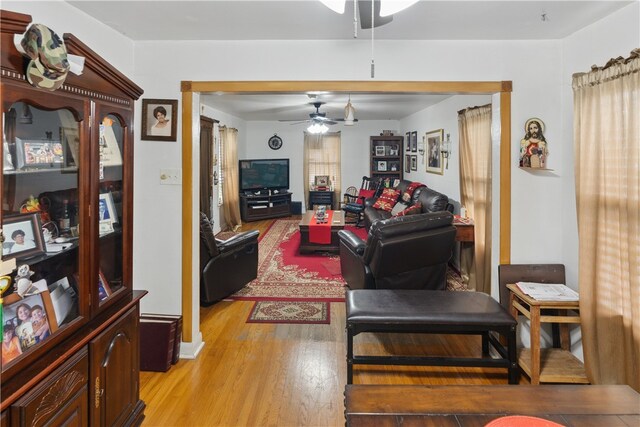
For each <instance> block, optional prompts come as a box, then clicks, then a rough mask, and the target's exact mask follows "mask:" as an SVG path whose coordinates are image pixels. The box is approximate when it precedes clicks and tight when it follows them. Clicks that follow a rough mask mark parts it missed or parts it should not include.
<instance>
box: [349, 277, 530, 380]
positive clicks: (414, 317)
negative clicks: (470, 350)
mask: <svg viewBox="0 0 640 427" xmlns="http://www.w3.org/2000/svg"><path fill="white" fill-rule="evenodd" d="M346 306H347V384H352V383H353V365H357V364H363V365H429V366H475V367H491V368H496V367H503V368H507V371H508V377H509V384H518V380H519V370H518V363H517V359H516V325H517V322H516V320H515V319H514V318H513V317H512V316H511V314H509V312H508V311H507V310H505V308H504V307H502V306H501V305H500V304H499V303H498V302H497V301H496V300H494V299H493V298H491V297H490V296H489V295H487V294H484V293H480V292H451V291H431V290H401V289H357V290H347V294H346ZM363 332H393V333H403V332H406V333H436V334H468V335H482V357H479V358H474V357H428V356H424V357H415V356H354V354H353V337H354V336H356V335H358V334H360V333H363ZM489 332H495V333H497V334H499V335H502V336H503V337H504V338H505V340H506V342H507V345H506V347H505V346H504V345H502V344H501V343H500V342H499V340H498V339H497V338H496V337H495V336H494V335H492V334H490V333H489ZM489 343H491V345H492V346H493V347H494V348H495V349H496V351H497V352H498V353H499V355H500V358H496V359H494V358H492V357H490V356H489Z"/></svg>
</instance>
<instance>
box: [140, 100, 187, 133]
mask: <svg viewBox="0 0 640 427" xmlns="http://www.w3.org/2000/svg"><path fill="white" fill-rule="evenodd" d="M177 118H178V100H177V99H143V100H142V132H141V135H140V139H142V140H145V141H176V136H177V133H178V120H177Z"/></svg>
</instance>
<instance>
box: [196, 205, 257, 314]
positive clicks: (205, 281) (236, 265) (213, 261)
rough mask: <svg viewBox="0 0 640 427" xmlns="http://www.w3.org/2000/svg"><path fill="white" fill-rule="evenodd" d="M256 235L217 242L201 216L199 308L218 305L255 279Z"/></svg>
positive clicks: (209, 223) (246, 233)
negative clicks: (216, 303) (218, 302)
mask: <svg viewBox="0 0 640 427" xmlns="http://www.w3.org/2000/svg"><path fill="white" fill-rule="evenodd" d="M259 234H260V232H259V231H258V230H252V231H246V232H243V233H239V234H237V235H235V236H233V237H230V238H229V239H227V240H218V239H216V238H215V237H214V235H213V230H212V228H211V222H210V221H209V218H207V216H206V215H205V214H204V213H202V212H200V305H202V306H209V305H211V304H213V303H215V302H217V301H220V300H221V299H223V298H226V297H228V296H229V295H231V294H233V293H235V292H237V291H238V290H240V289H242V288H243V287H244V286H245V285H246V284H247V283H249V282H250V281H252V280H253V279H255V278H256V277H257V276H258V235H259Z"/></svg>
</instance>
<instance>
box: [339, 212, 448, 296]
mask: <svg viewBox="0 0 640 427" xmlns="http://www.w3.org/2000/svg"><path fill="white" fill-rule="evenodd" d="M452 222H453V215H452V214H451V213H450V212H446V211H442V212H432V213H425V214H418V215H409V216H402V217H393V218H389V219H384V220H379V221H376V222H375V223H374V224H373V225H371V228H370V229H369V235H368V237H367V241H366V242H364V241H363V240H361V239H360V238H359V237H358V236H356V235H355V234H354V233H353V232H351V231H348V230H341V231H339V232H338V236H339V238H340V268H341V270H342V277H344V279H345V281H346V282H347V285H348V286H349V288H350V289H435V290H444V289H446V285H447V263H448V262H449V259H450V258H451V253H452V250H453V246H454V242H455V237H456V228H455V227H454V226H453V225H452Z"/></svg>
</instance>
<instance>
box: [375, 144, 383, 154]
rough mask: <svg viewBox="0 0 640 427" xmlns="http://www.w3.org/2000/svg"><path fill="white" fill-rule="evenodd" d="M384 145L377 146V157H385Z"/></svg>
mask: <svg viewBox="0 0 640 427" xmlns="http://www.w3.org/2000/svg"><path fill="white" fill-rule="evenodd" d="M384 148H385V147H384V145H376V156H384Z"/></svg>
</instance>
